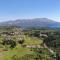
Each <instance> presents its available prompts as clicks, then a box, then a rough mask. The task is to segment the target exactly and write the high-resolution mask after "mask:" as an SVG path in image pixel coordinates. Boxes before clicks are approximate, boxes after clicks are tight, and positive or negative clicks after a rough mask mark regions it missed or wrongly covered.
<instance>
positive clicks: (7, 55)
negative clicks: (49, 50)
mask: <svg viewBox="0 0 60 60" xmlns="http://www.w3.org/2000/svg"><path fill="white" fill-rule="evenodd" d="M24 39H25V42H24V44H26V45H40V44H41V43H42V40H40V39H38V38H32V37H28V36H25V37H24ZM27 54H31V55H33V54H34V52H33V51H31V49H29V48H23V47H21V45H20V44H17V46H16V47H15V48H13V49H9V50H8V51H2V52H0V55H1V57H0V60H12V57H13V56H16V57H17V58H20V57H24V56H25V55H27ZM31 60H32V59H31Z"/></svg>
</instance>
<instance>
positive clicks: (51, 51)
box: [44, 44, 55, 54]
mask: <svg viewBox="0 0 60 60" xmlns="http://www.w3.org/2000/svg"><path fill="white" fill-rule="evenodd" d="M44 47H45V48H47V49H48V50H49V51H50V53H52V54H55V52H54V51H53V50H51V49H50V48H48V47H47V45H46V44H44Z"/></svg>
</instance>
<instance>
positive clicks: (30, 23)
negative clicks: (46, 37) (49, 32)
mask: <svg viewBox="0 0 60 60" xmlns="http://www.w3.org/2000/svg"><path fill="white" fill-rule="evenodd" d="M0 26H20V27H21V28H29V27H35V28H40V27H56V28H58V27H59V28H60V22H56V21H54V20H51V19H48V18H34V19H17V20H15V21H6V22H2V23H0Z"/></svg>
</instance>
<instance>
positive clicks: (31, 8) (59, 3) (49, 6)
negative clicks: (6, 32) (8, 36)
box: [0, 0, 60, 22]
mask: <svg viewBox="0 0 60 60" xmlns="http://www.w3.org/2000/svg"><path fill="white" fill-rule="evenodd" d="M32 18H49V19H52V20H55V21H59V22H60V0H0V22H3V21H9V20H16V19H32Z"/></svg>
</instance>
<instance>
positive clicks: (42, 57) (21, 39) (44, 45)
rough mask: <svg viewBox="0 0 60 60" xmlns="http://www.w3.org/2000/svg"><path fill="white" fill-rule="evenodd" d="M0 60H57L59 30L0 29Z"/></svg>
mask: <svg viewBox="0 0 60 60" xmlns="http://www.w3.org/2000/svg"><path fill="white" fill-rule="evenodd" d="M0 59H1V60H55V59H56V60H59V59H60V31H59V29H42V28H41V29H28V30H22V29H21V28H19V27H6V28H5V27H1V28H0Z"/></svg>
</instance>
